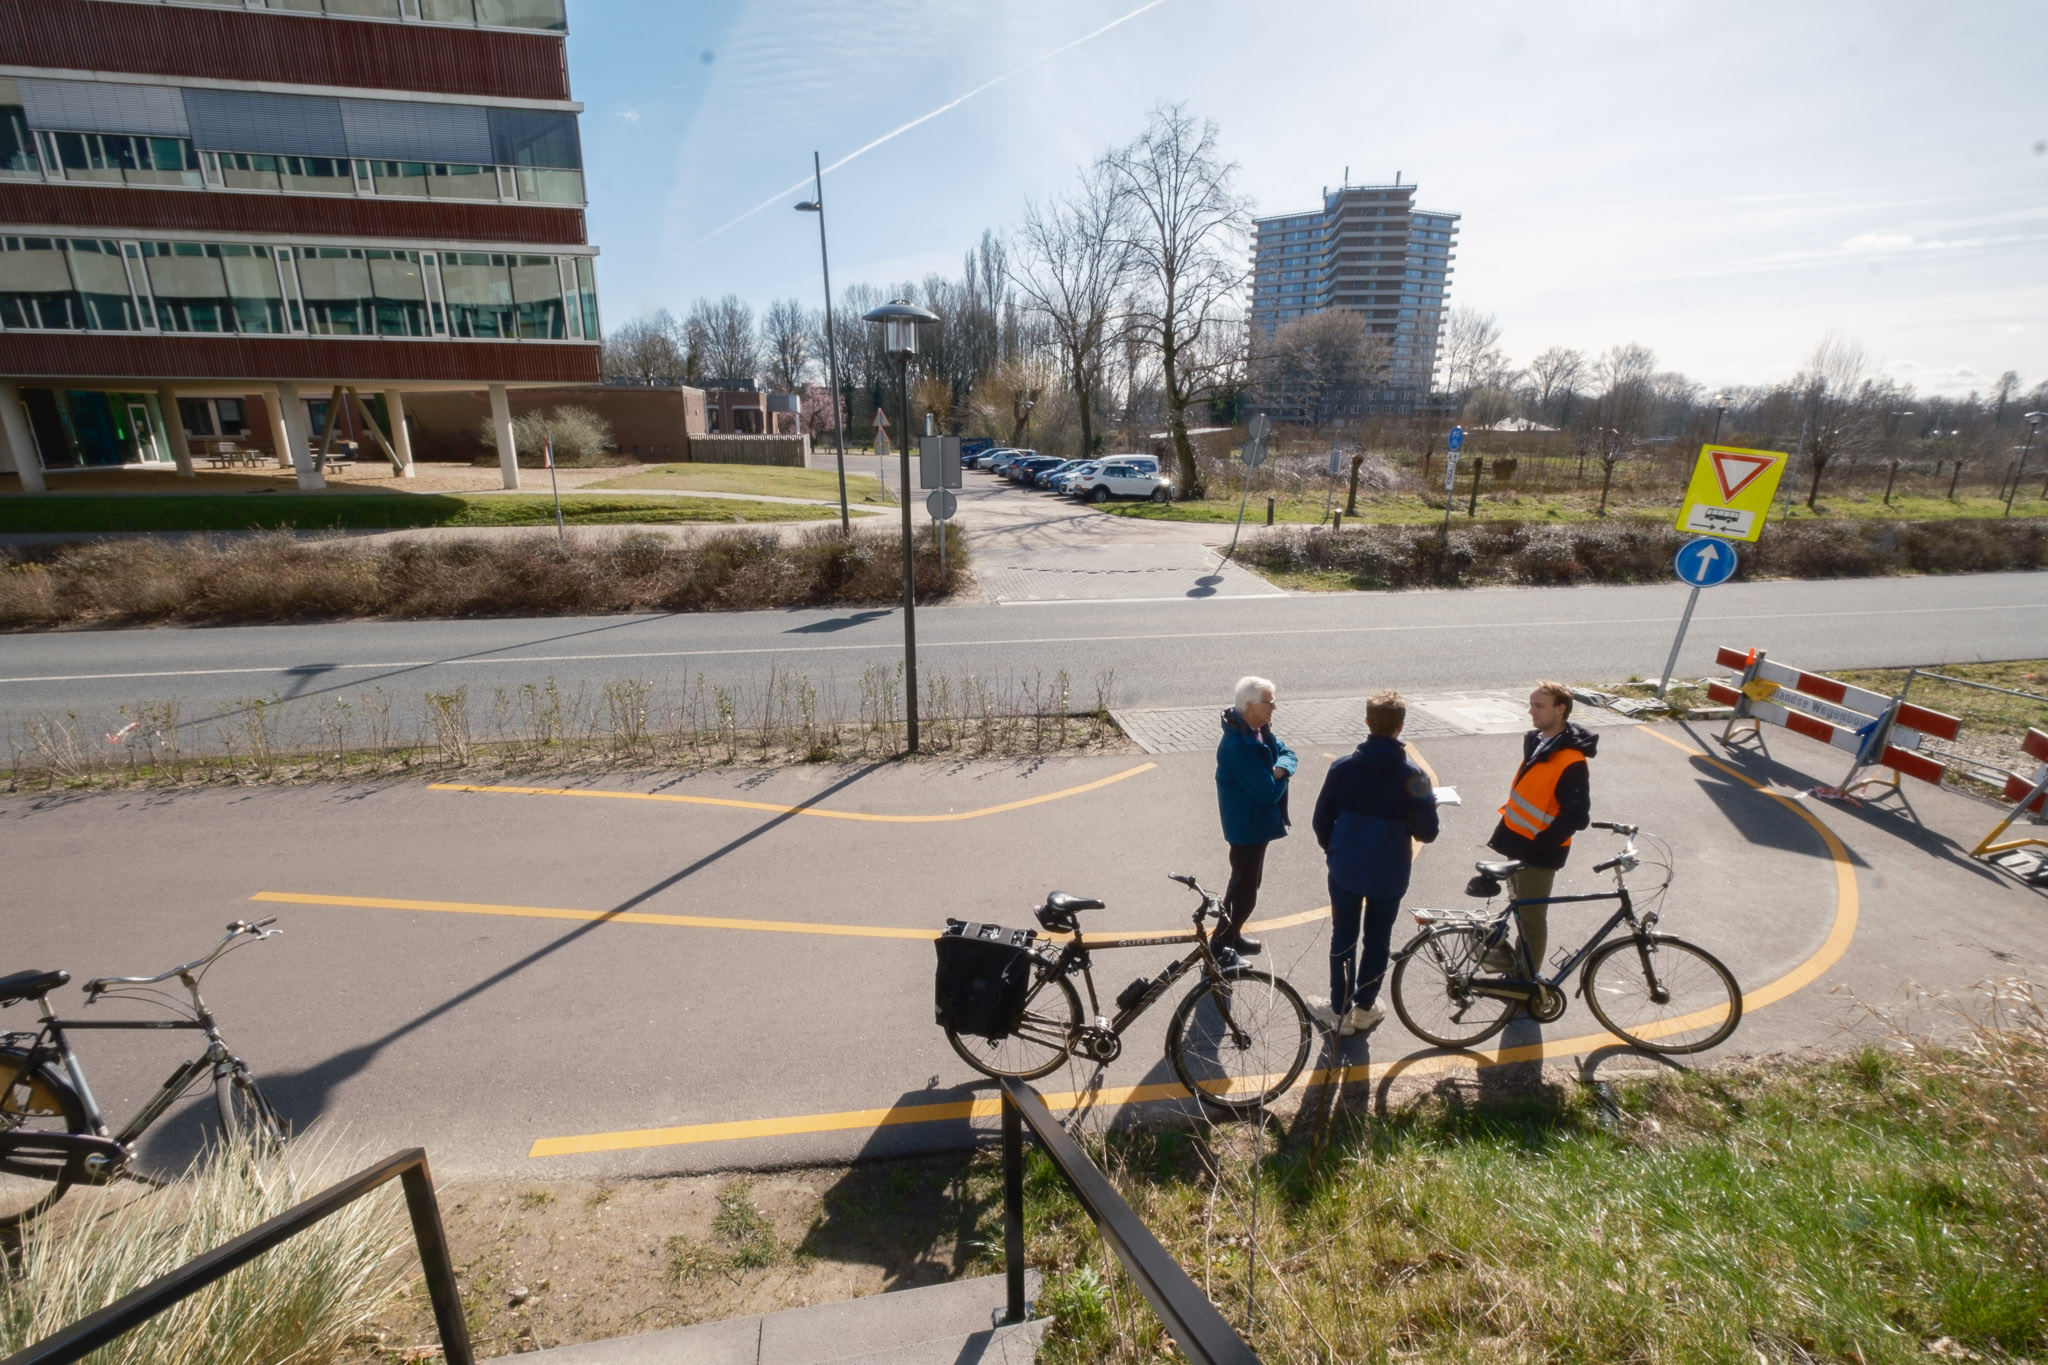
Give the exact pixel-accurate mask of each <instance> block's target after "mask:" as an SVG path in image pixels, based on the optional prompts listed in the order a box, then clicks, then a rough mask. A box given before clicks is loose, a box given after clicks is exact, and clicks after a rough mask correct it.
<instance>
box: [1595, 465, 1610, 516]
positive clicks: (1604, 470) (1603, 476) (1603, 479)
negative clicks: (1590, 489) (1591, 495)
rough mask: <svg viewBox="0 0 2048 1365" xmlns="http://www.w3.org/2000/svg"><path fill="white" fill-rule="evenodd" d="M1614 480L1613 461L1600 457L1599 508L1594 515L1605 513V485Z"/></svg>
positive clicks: (1603, 514)
mask: <svg viewBox="0 0 2048 1365" xmlns="http://www.w3.org/2000/svg"><path fill="white" fill-rule="evenodd" d="M1613 482H1614V461H1612V460H1609V459H1606V458H1604V457H1603V458H1602V459H1601V461H1600V510H1599V512H1598V513H1596V514H1595V515H1597V516H1603V517H1604V516H1606V515H1607V486H1608V485H1609V484H1611V483H1613Z"/></svg>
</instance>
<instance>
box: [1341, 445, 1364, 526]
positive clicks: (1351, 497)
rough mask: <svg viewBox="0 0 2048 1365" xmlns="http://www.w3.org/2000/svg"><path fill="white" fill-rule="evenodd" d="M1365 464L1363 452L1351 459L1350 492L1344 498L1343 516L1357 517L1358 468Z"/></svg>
mask: <svg viewBox="0 0 2048 1365" xmlns="http://www.w3.org/2000/svg"><path fill="white" fill-rule="evenodd" d="M1364 463H1365V454H1364V452H1363V451H1361V452H1360V453H1358V454H1356V455H1353V456H1352V457H1351V491H1350V492H1349V493H1347V494H1345V496H1344V515H1345V516H1347V517H1355V516H1357V515H1358V467H1359V466H1360V465H1362V464H1364Z"/></svg>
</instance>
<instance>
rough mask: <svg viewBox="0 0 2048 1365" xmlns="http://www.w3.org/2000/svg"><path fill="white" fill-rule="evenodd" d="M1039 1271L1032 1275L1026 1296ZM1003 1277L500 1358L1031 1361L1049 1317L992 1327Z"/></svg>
mask: <svg viewBox="0 0 2048 1365" xmlns="http://www.w3.org/2000/svg"><path fill="white" fill-rule="evenodd" d="M1038 1288H1039V1275H1038V1272H1037V1271H1035V1270H1034V1271H1031V1272H1029V1273H1028V1278H1027V1279H1026V1281H1025V1290H1026V1292H1027V1294H1029V1295H1030V1296H1033V1297H1035V1296H1036V1295H1037V1294H1038ZM1004 1297H1005V1291H1004V1285H1003V1277H1002V1276H1000V1275H988V1276H984V1277H982V1278H980V1279H974V1280H955V1281H953V1282H952V1283H950V1284H935V1285H928V1286H926V1287H925V1288H923V1289H902V1290H898V1291H897V1292H895V1293H893V1294H873V1295H870V1296H868V1297H867V1298H864V1299H847V1300H845V1301H843V1302H840V1303H821V1304H818V1305H816V1306H814V1307H811V1308H790V1309H786V1310H784V1311H783V1312H780V1313H767V1314H761V1315H757V1316H755V1317H751V1318H728V1319H726V1320H725V1321H724V1322H705V1323H699V1324H697V1325H696V1326H694V1327H672V1328H670V1329H668V1330H667V1331H665V1332H648V1333H645V1334H643V1335H640V1336H632V1337H614V1338H612V1339H611V1340H610V1341H591V1342H585V1343H584V1344H582V1345H580V1346H557V1347H554V1348H552V1349H550V1350H546V1351H529V1352H527V1353H526V1354H525V1355H521V1356H501V1357H499V1359H500V1360H506V1361H510V1360H517V1361H519V1362H521V1365H882V1362H885V1361H887V1362H892V1363H893V1365H973V1362H985V1365H1029V1362H1030V1361H1032V1360H1034V1359H1036V1358H1037V1355H1038V1341H1039V1338H1040V1337H1042V1336H1043V1335H1044V1334H1045V1329H1046V1326H1047V1325H1048V1323H1049V1321H1050V1320H1049V1319H1046V1318H1034V1319H1033V1320H1032V1321H1030V1322H1024V1323H1017V1324H1013V1325H1010V1326H1002V1327H998V1326H996V1325H994V1324H995V1320H996V1319H997V1318H998V1317H1000V1316H1001V1315H1002V1312H1003V1306H1004Z"/></svg>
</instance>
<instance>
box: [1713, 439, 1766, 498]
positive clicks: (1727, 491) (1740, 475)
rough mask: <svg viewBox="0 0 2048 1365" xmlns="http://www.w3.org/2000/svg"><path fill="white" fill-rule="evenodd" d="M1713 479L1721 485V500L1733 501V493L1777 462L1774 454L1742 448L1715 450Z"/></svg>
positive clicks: (1750, 482)
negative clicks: (1752, 452)
mask: <svg viewBox="0 0 2048 1365" xmlns="http://www.w3.org/2000/svg"><path fill="white" fill-rule="evenodd" d="M1709 453H1710V454H1712V456H1713V458H1714V479H1715V481H1716V482H1718V483H1719V484H1720V485H1721V500H1722V501H1723V502H1733V501H1734V500H1735V495H1736V494H1737V493H1740V492H1741V491H1742V490H1743V489H1745V488H1747V487H1749V486H1750V484H1752V483H1754V482H1755V481H1756V478H1757V476H1758V475H1759V474H1761V473H1763V472H1764V471H1765V470H1766V469H1769V468H1770V467H1771V466H1772V465H1774V464H1776V463H1777V462H1778V457H1777V456H1775V455H1752V454H1750V453H1749V452H1748V451H1742V450H1715V451H1711V452H1709Z"/></svg>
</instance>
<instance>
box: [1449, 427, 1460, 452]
mask: <svg viewBox="0 0 2048 1365" xmlns="http://www.w3.org/2000/svg"><path fill="white" fill-rule="evenodd" d="M1444 444H1445V445H1447V446H1449V447H1450V448H1451V449H1452V450H1463V449H1464V448H1465V428H1463V427H1452V428H1451V434H1450V435H1449V436H1446V437H1445V438H1444Z"/></svg>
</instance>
